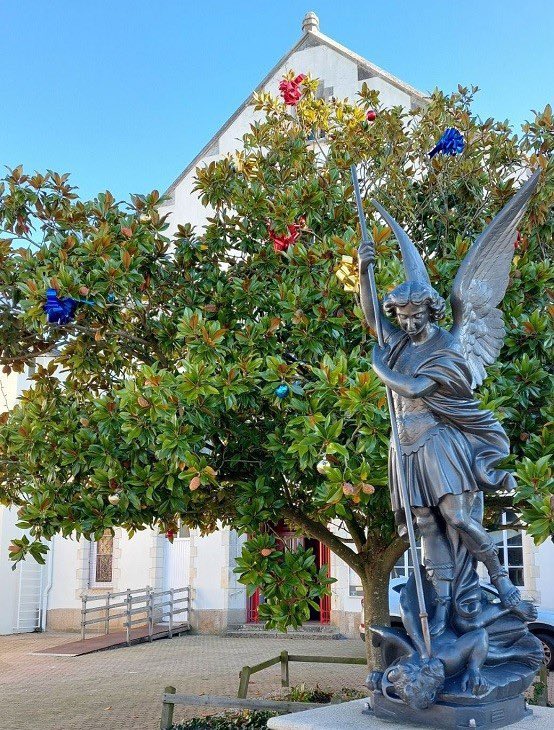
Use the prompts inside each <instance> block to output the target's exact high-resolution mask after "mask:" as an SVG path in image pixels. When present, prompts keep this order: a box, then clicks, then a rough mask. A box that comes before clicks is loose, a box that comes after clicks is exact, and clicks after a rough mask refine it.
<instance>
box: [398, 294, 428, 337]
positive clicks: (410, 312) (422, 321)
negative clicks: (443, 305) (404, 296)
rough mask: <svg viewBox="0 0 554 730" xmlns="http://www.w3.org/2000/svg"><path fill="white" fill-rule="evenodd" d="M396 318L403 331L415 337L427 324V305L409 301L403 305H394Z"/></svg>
mask: <svg viewBox="0 0 554 730" xmlns="http://www.w3.org/2000/svg"><path fill="white" fill-rule="evenodd" d="M396 319H397V321H398V324H399V326H400V329H401V330H402V331H403V332H406V333H407V334H408V335H410V337H415V336H417V335H419V334H420V333H421V332H423V330H424V329H425V328H426V327H427V325H428V324H429V307H428V306H427V305H426V304H412V303H411V302H409V303H408V304H405V305H404V306H403V307H396Z"/></svg>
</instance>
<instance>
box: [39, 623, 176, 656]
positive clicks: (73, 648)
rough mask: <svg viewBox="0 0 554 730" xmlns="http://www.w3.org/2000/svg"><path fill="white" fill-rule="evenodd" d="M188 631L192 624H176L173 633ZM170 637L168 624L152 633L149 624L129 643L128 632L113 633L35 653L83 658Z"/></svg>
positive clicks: (140, 629) (139, 629) (155, 627)
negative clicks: (99, 652)
mask: <svg viewBox="0 0 554 730" xmlns="http://www.w3.org/2000/svg"><path fill="white" fill-rule="evenodd" d="M186 631H190V624H188V623H181V624H174V625H173V628H172V632H171V633H172V635H173V636H177V635H180V634H183V633H185V632H186ZM169 635H170V632H169V626H168V625H167V624H156V625H155V626H154V627H153V628H152V630H151V631H150V629H149V627H148V624H145V625H144V626H138V627H137V628H135V629H133V630H132V631H131V632H130V635H129V641H127V631H113V632H112V633H110V634H100V635H98V636H91V637H90V638H88V639H84V640H83V639H80V640H79V641H68V642H66V643H65V644H58V645H56V646H51V647H49V648H48V649H41V651H37V652H33V653H34V654H49V655H50V656H83V655H84V654H92V653H93V652H95V651H105V650H106V649H119V648H120V647H122V646H131V645H133V644H142V643H144V642H145V641H156V639H165V638H167V637H168V636H169Z"/></svg>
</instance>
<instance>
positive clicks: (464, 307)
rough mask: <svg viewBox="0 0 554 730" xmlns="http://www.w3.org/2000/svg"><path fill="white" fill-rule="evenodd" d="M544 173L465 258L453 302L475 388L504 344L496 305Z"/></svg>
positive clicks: (518, 195)
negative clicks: (520, 227)
mask: <svg viewBox="0 0 554 730" xmlns="http://www.w3.org/2000/svg"><path fill="white" fill-rule="evenodd" d="M539 176H540V170H537V171H536V172H535V173H533V175H531V177H530V178H529V179H528V180H527V181H526V182H525V183H524V184H523V185H522V186H521V187H520V189H519V190H518V191H517V193H516V194H515V195H514V196H513V198H512V199H511V200H510V201H509V203H507V204H506V205H505V206H504V208H502V210H501V211H500V213H498V215H496V216H495V217H494V218H493V219H492V221H491V222H490V223H489V225H488V226H487V227H486V228H485V230H484V231H483V233H481V235H480V236H479V237H478V238H477V239H476V240H475V241H474V243H473V245H472V246H471V248H470V249H469V251H468V253H467V255H466V257H465V259H464V260H463V262H462V264H461V266H460V268H459V269H458V273H457V274H456V278H455V279H454V283H453V285H452V293H451V295H450V301H451V303H452V315H453V318H454V325H453V327H452V330H451V333H452V334H453V335H454V337H455V338H456V339H457V340H458V343H459V345H460V347H461V349H462V352H463V354H464V356H465V358H466V360H467V363H468V365H469V368H470V370H471V375H472V387H473V388H476V387H477V386H479V385H481V383H482V382H483V380H484V379H485V377H486V371H485V367H486V366H487V365H492V363H493V362H495V360H496V358H497V357H498V354H499V352H500V349H501V347H502V343H503V342H504V335H505V330H504V322H503V320H502V314H501V312H500V310H499V309H497V308H496V307H497V305H498V304H500V302H501V301H502V299H503V298H504V294H505V293H506V289H507V287H508V278H509V274H510V265H511V262H512V257H513V255H514V244H515V241H516V237H517V226H518V224H519V221H520V220H521V218H522V216H523V214H524V213H525V209H526V207H527V204H528V203H529V199H530V198H531V196H532V194H533V192H534V190H535V188H536V186H537V183H538V180H539Z"/></svg>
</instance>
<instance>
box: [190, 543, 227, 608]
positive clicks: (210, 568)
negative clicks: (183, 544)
mask: <svg viewBox="0 0 554 730" xmlns="http://www.w3.org/2000/svg"><path fill="white" fill-rule="evenodd" d="M228 535H229V530H228V529H224V530H218V531H217V532H213V533H212V534H211V535H205V536H204V537H200V535H198V533H196V534H194V541H193V545H192V548H191V549H192V552H193V555H192V560H193V565H194V571H193V576H192V578H191V581H192V585H193V588H194V593H193V595H194V601H193V607H194V608H195V609H199V610H202V609H208V608H210V609H224V608H225V607H226V606H225V604H226V590H225V580H224V574H223V573H222V571H225V572H226V571H227V569H228V564H226V563H225V560H224V556H225V554H226V552H227V550H226V543H227V540H228Z"/></svg>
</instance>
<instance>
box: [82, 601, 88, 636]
mask: <svg viewBox="0 0 554 730" xmlns="http://www.w3.org/2000/svg"><path fill="white" fill-rule="evenodd" d="M86 620H87V595H86V593H84V594H83V595H82V596H81V641H84V640H85V634H86V630H87V624H86Z"/></svg>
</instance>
